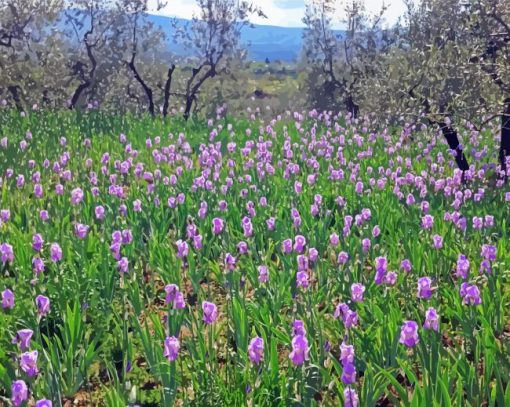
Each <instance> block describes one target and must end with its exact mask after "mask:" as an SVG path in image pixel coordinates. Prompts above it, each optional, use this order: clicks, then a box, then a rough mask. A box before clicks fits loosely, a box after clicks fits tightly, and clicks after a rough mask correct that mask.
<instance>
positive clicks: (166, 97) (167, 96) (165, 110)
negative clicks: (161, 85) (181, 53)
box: [163, 64, 175, 117]
mask: <svg viewBox="0 0 510 407" xmlns="http://www.w3.org/2000/svg"><path fill="white" fill-rule="evenodd" d="M174 70H175V65H174V64H172V66H171V67H170V68H168V74H167V78H166V82H165V93H164V100H163V117H166V116H167V115H168V107H169V106H170V89H171V87H172V75H173V73H174Z"/></svg>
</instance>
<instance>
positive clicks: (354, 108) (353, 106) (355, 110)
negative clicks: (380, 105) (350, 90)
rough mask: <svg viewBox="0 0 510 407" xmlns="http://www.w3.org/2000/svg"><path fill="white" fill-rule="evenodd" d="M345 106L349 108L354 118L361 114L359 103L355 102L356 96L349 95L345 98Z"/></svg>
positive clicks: (348, 110)
mask: <svg viewBox="0 0 510 407" xmlns="http://www.w3.org/2000/svg"><path fill="white" fill-rule="evenodd" d="M345 107H346V109H347V112H348V113H350V114H351V117H352V118H353V119H356V118H357V117H358V114H359V105H358V104H357V103H356V102H354V98H353V97H352V96H350V95H349V96H347V98H346V99H345Z"/></svg>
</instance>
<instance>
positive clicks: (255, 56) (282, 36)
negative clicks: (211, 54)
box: [60, 14, 342, 62]
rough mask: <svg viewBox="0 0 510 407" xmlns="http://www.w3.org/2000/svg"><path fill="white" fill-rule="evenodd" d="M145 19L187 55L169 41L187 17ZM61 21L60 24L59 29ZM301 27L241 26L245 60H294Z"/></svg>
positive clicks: (178, 50) (170, 46)
mask: <svg viewBox="0 0 510 407" xmlns="http://www.w3.org/2000/svg"><path fill="white" fill-rule="evenodd" d="M147 18H148V19H149V20H150V21H151V22H152V23H154V25H156V26H160V27H161V28H162V29H163V31H165V34H167V42H168V48H169V50H171V51H172V52H173V53H175V54H177V55H182V56H187V55H189V53H190V51H189V49H187V48H186V47H184V46H182V45H179V44H175V43H174V42H173V40H172V27H173V24H172V22H173V21H174V20H176V21H177V24H178V25H180V26H185V25H186V24H187V23H189V22H190V21H189V20H185V19H180V18H173V17H165V16H160V15H152V14H150V15H148V16H147ZM63 20H65V19H64V18H62V19H61V22H60V25H61V26H62V28H63V22H62V21H63ZM303 31H304V28H293V27H290V28H289V27H278V26H273V25H255V26H254V27H253V28H251V27H244V28H243V29H242V31H241V42H242V43H243V44H244V45H245V46H246V47H247V49H248V59H250V60H252V61H265V60H266V58H267V59H269V60H270V61H275V60H280V61H284V62H286V61H295V60H296V59H297V58H298V57H299V54H300V52H301V45H302V43H303ZM338 34H339V35H342V31H338Z"/></svg>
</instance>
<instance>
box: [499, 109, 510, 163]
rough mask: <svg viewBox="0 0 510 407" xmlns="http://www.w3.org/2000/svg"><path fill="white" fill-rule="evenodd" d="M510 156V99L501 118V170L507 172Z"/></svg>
mask: <svg viewBox="0 0 510 407" xmlns="http://www.w3.org/2000/svg"><path fill="white" fill-rule="evenodd" d="M508 156H510V99H507V100H506V101H505V112H504V113H503V115H502V116H501V142H500V144H499V163H500V164H501V170H502V171H505V172H506V170H507V165H506V159H507V157H508Z"/></svg>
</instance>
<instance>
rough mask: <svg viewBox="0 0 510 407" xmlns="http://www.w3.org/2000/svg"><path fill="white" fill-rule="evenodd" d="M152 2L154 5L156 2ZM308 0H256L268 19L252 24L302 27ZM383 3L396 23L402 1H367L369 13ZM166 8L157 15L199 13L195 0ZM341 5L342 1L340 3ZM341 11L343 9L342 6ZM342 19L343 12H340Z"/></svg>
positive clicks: (172, 1) (170, 2) (171, 0)
mask: <svg viewBox="0 0 510 407" xmlns="http://www.w3.org/2000/svg"><path fill="white" fill-rule="evenodd" d="M149 1H152V2H153V4H155V3H156V0H149ZM305 1H306V0H254V1H253V2H254V3H255V4H257V5H259V6H260V7H262V9H263V10H264V12H265V13H266V15H267V17H268V18H267V19H261V18H254V19H253V20H252V22H254V23H257V24H270V25H278V26H283V27H301V26H303V23H302V22H301V19H302V18H303V14H304V10H305ZM383 1H385V3H386V4H387V5H389V8H388V11H387V12H386V14H385V18H386V21H387V23H389V24H391V23H394V22H395V21H396V20H397V19H398V17H399V16H400V15H401V14H402V13H403V11H404V4H403V2H402V0H365V5H366V8H367V10H368V11H369V12H372V13H376V12H378V11H379V10H380V9H381V6H382V4H383ZM166 2H167V4H166V7H165V8H164V9H162V10H160V11H159V12H158V13H157V14H163V15H167V16H176V17H182V18H191V17H192V16H193V14H194V13H196V12H197V9H196V6H195V1H194V0H166ZM339 4H341V1H340V2H339ZM339 9H342V6H341V5H340V7H339ZM339 19H341V12H339Z"/></svg>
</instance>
